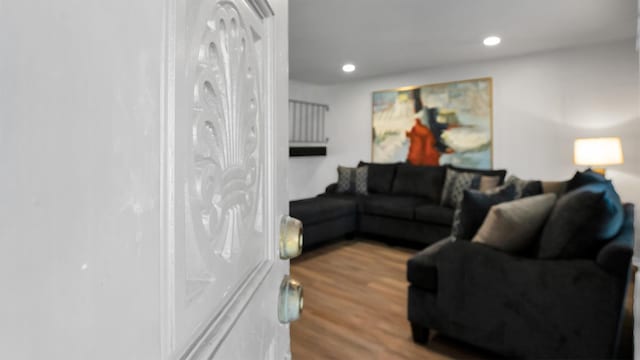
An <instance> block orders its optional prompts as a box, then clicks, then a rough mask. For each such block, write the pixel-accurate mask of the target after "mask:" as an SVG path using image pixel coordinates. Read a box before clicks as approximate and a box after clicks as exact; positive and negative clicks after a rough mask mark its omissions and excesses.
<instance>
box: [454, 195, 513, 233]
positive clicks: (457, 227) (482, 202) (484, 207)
mask: <svg viewBox="0 0 640 360" xmlns="http://www.w3.org/2000/svg"><path fill="white" fill-rule="evenodd" d="M516 197H517V191H516V186H515V184H508V185H504V186H501V187H499V188H496V189H493V190H491V191H488V192H482V191H478V190H469V189H467V190H464V193H463V196H462V200H461V201H460V206H458V208H457V209H456V212H455V213H454V220H453V225H452V228H451V236H453V237H454V238H455V239H456V240H457V239H464V240H471V239H472V238H473V236H474V235H475V234H476V232H478V229H479V228H480V226H482V223H483V222H484V219H485V217H487V214H488V213H489V210H490V209H491V207H492V206H493V205H497V204H500V203H503V202H506V201H512V200H515V199H516Z"/></svg>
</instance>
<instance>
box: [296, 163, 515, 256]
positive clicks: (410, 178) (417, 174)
mask: <svg viewBox="0 0 640 360" xmlns="http://www.w3.org/2000/svg"><path fill="white" fill-rule="evenodd" d="M359 166H367V167H368V169H369V170H368V172H369V174H368V177H367V182H368V184H367V187H368V192H369V193H368V194H367V195H356V194H344V193H338V192H336V184H331V185H329V186H328V187H327V189H326V191H325V193H323V194H320V195H319V196H318V197H317V198H312V199H304V200H298V201H292V202H291V204H290V213H291V215H292V216H293V217H296V218H298V219H300V220H302V222H303V224H304V239H305V245H316V244H319V243H322V242H324V241H328V240H331V239H334V238H337V237H340V236H344V235H348V234H352V233H359V234H365V235H369V236H376V237H384V238H387V239H392V240H404V241H410V242H414V243H416V245H418V246H419V245H420V244H421V245H422V246H424V245H429V244H432V243H434V242H435V241H437V240H440V239H442V238H443V237H445V236H448V235H449V234H450V233H451V224H452V222H453V213H454V209H453V208H450V207H447V206H442V205H440V200H441V195H442V190H443V186H444V182H445V176H446V171H447V166H414V165H410V164H402V163H397V164H374V163H364V162H361V163H360V164H359ZM454 169H457V170H463V171H469V172H474V173H478V174H483V175H489V176H498V177H499V178H500V181H501V182H502V181H504V177H505V175H506V171H505V170H472V169H460V168H454ZM320 199H322V200H320ZM350 204H351V205H350ZM330 207H332V208H333V209H331V210H329V208H330ZM347 208H350V209H355V211H356V212H355V214H354V216H355V217H354V218H353V220H355V224H354V225H352V224H353V223H352V222H349V223H347V224H345V223H342V222H339V223H338V220H337V219H338V218H341V217H342V215H341V214H343V213H344V211H343V210H344V209H347ZM353 226H355V229H354V228H353Z"/></svg>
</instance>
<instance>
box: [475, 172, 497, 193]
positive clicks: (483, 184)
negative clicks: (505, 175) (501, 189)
mask: <svg viewBox="0 0 640 360" xmlns="http://www.w3.org/2000/svg"><path fill="white" fill-rule="evenodd" d="M498 185H500V177H499V176H480V184H479V185H478V190H480V191H487V190H491V189H495V188H497V187H498Z"/></svg>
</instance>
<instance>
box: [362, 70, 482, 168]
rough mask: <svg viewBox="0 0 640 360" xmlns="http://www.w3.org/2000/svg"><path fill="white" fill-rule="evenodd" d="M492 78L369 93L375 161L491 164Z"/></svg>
mask: <svg viewBox="0 0 640 360" xmlns="http://www.w3.org/2000/svg"><path fill="white" fill-rule="evenodd" d="M492 122H493V114H492V80H491V78H482V79H473V80H463V81H455V82H449V83H442V84H433V85H424V86H417V87H407V88H399V89H394V90H383V91H376V92H374V93H373V151H372V160H373V162H380V163H388V162H408V163H411V164H414V165H445V164H451V165H455V166H460V167H467V168H477V169H489V168H491V166H492Z"/></svg>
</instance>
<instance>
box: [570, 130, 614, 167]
mask: <svg viewBox="0 0 640 360" xmlns="http://www.w3.org/2000/svg"><path fill="white" fill-rule="evenodd" d="M573 162H574V163H575V164H576V165H588V166H605V165H617V164H622V163H623V162H624V160H623V157H622V143H621V142H620V138H618V137H607V138H589V139H576V141H575V143H574V146H573Z"/></svg>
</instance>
